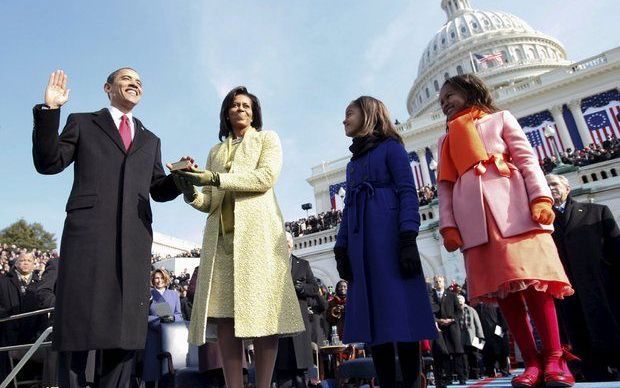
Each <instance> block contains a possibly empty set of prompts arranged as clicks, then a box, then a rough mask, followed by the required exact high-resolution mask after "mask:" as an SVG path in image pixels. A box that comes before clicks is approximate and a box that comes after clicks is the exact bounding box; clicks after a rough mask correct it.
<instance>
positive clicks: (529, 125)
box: [518, 110, 566, 159]
mask: <svg viewBox="0 0 620 388" xmlns="http://www.w3.org/2000/svg"><path fill="white" fill-rule="evenodd" d="M518 121H519V124H520V125H521V127H523V132H525V136H526V137H527V140H529V142H530V145H531V146H532V148H534V151H535V152H536V155H538V158H539V159H544V158H545V157H550V156H551V155H555V152H554V150H553V146H552V143H551V142H552V141H555V146H556V147H557V148H558V150H560V151H562V150H566V148H565V147H564V144H563V143H562V138H561V137H560V135H558V134H557V133H558V127H557V126H556V125H555V122H554V121H553V116H552V115H551V112H549V111H548V110H543V111H542V112H538V113H534V114H532V115H529V116H525V117H522V118H520V119H519V120H518ZM548 126H549V127H552V128H554V129H555V133H556V135H555V136H554V137H553V138H552V139H548V138H546V137H545V132H544V131H545V128H546V127H548Z"/></svg>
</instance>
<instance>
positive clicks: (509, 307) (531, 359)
mask: <svg viewBox="0 0 620 388" xmlns="http://www.w3.org/2000/svg"><path fill="white" fill-rule="evenodd" d="M498 303H499V307H500V309H501V310H502V314H504V317H505V318H506V321H507V322H508V327H509V328H510V331H511V332H512V335H513V336H514V338H515V341H516V343H517V345H518V346H519V349H521V354H522V355H523V360H524V361H525V365H526V367H535V366H540V356H539V353H538V350H537V349H536V342H535V341H534V335H533V333H532V327H531V325H530V321H529V319H528V316H527V315H528V311H529V314H530V316H531V318H532V320H533V322H534V324H535V325H536V329H537V330H538V335H539V336H540V339H541V341H542V349H541V350H542V354H543V355H548V354H552V353H558V352H561V349H562V347H561V344H560V333H559V330H558V317H557V314H556V312H555V304H554V302H553V297H552V296H551V295H549V294H547V293H546V292H540V291H536V289H534V287H528V288H527V289H525V290H523V291H519V292H515V293H510V294H508V296H507V297H506V298H504V299H498ZM526 305H527V309H526ZM554 364H556V363H554ZM556 367H557V368H558V369H559V368H560V367H559V365H546V366H545V369H546V370H548V371H550V370H554V369H556Z"/></svg>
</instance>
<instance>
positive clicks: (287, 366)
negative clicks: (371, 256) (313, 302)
mask: <svg viewBox="0 0 620 388" xmlns="http://www.w3.org/2000/svg"><path fill="white" fill-rule="evenodd" d="M286 242H287V244H288V252H289V255H290V257H291V276H292V278H293V284H294V285H295V292H296V293H297V300H299V308H300V311H301V316H302V318H303V320H304V327H305V328H306V330H305V331H304V332H303V333H301V334H299V335H296V336H294V337H284V338H280V341H279V343H278V357H277V359H276V366H275V373H274V380H275V381H276V383H277V385H278V387H282V388H286V387H295V388H302V387H307V386H308V381H307V379H306V371H307V370H308V368H310V367H312V365H313V362H312V344H311V336H312V333H311V328H310V319H309V316H308V299H313V298H315V297H316V296H317V295H318V291H319V290H318V287H317V284H316V280H315V279H314V274H313V273H312V269H311V268H310V263H308V261H307V260H304V259H300V258H298V257H296V256H295V255H293V236H292V235H291V234H290V233H286Z"/></svg>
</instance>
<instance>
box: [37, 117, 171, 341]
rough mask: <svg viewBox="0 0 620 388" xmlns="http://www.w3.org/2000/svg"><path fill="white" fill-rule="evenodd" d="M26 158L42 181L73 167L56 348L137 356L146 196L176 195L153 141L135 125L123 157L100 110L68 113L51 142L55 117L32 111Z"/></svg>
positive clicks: (147, 245)
mask: <svg viewBox="0 0 620 388" xmlns="http://www.w3.org/2000/svg"><path fill="white" fill-rule="evenodd" d="M33 115H34V131H33V136H32V142H33V159H34V165H35V168H36V170H37V171H38V172H39V173H41V174H57V173H59V172H61V171H63V170H64V169H65V168H66V167H68V166H69V165H70V164H71V163H73V172H74V177H73V187H72V189H71V194H70V195H69V199H68V201H67V206H66V209H65V210H66V212H67V217H66V219H65V225H64V229H63V234H62V240H61V247H60V261H59V268H58V282H57V285H56V291H57V294H56V314H55V321H54V341H53V347H54V349H55V350H61V351H81V350H90V349H110V348H121V349H143V348H144V344H145V339H146V329H147V325H146V322H147V315H148V307H149V305H148V301H149V269H150V253H151V244H152V241H153V237H152V236H153V232H152V229H151V222H152V214H151V206H150V201H149V193H150V195H151V196H152V197H153V199H154V200H155V201H159V202H163V201H169V200H172V199H174V198H176V197H177V196H178V195H179V194H180V192H179V191H178V190H177V188H176V187H175V185H174V181H173V180H172V177H171V176H166V175H165V173H164V170H163V168H162V164H161V148H160V140H159V138H158V137H157V136H155V135H154V134H153V133H151V132H150V131H148V130H147V129H146V128H145V127H144V126H143V125H142V123H141V122H140V121H139V120H138V119H135V118H134V128H135V134H134V139H133V143H132V145H131V147H130V149H129V151H128V152H127V151H125V147H124V145H123V142H122V140H121V137H120V134H119V131H118V129H117V127H116V125H115V124H114V121H113V119H112V116H111V115H110V112H109V111H108V110H107V109H102V110H100V111H98V112H92V113H76V114H71V115H69V117H68V118H67V123H66V125H65V127H64V129H63V131H62V133H61V134H60V136H59V135H58V127H59V124H60V109H52V110H44V109H42V107H41V106H40V105H39V106H35V107H34V109H33Z"/></svg>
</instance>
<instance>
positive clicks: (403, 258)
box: [398, 232, 422, 279]
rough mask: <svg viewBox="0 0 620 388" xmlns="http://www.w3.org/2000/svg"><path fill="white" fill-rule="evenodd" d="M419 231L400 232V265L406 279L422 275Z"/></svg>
mask: <svg viewBox="0 0 620 388" xmlns="http://www.w3.org/2000/svg"><path fill="white" fill-rule="evenodd" d="M416 237H418V233H417V232H400V236H399V244H398V245H399V247H400V255H399V258H398V265H399V267H400V273H401V275H403V277H404V278H405V279H408V278H412V277H415V276H419V275H422V262H421V261H420V253H419V252H418V244H417V243H416Z"/></svg>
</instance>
